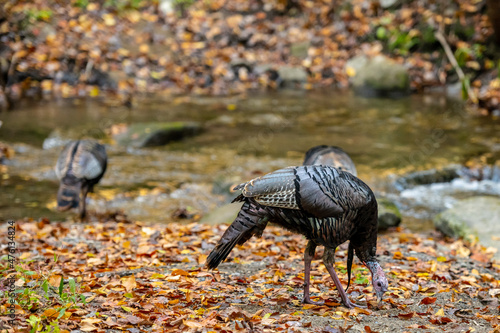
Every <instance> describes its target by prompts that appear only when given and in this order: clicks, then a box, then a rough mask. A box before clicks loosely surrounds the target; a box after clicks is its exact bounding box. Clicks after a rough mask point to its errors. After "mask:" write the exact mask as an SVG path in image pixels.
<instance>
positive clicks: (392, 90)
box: [346, 55, 410, 98]
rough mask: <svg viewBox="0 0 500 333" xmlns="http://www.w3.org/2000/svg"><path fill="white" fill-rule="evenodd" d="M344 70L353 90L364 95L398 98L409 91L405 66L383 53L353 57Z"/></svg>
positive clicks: (408, 79) (408, 80)
mask: <svg viewBox="0 0 500 333" xmlns="http://www.w3.org/2000/svg"><path fill="white" fill-rule="evenodd" d="M346 71H347V74H348V75H349V76H350V77H351V84H352V86H353V87H354V90H355V92H356V93H357V94H359V95H361V96H364V97H390V98H398V97H403V96H406V95H408V94H409V92H410V77H409V75H408V71H407V70H406V68H405V67H404V66H403V65H401V64H398V63H397V62H395V61H394V60H391V59H389V58H388V57H386V56H383V55H378V56H375V57H373V58H369V57H367V56H365V55H361V56H357V57H354V58H352V59H350V60H349V61H348V62H347V64H346Z"/></svg>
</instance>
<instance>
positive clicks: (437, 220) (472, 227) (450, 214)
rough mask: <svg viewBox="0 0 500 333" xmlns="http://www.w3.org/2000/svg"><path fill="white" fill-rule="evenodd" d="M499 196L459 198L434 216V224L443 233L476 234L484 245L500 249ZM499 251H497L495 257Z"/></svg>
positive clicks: (465, 236) (455, 236) (459, 235)
mask: <svg viewBox="0 0 500 333" xmlns="http://www.w3.org/2000/svg"><path fill="white" fill-rule="evenodd" d="M499 221H500V198H498V197H488V196H478V197H472V198H469V199H465V200H460V201H459V202H457V204H456V205H455V206H454V207H452V208H450V209H448V210H446V211H444V212H442V213H440V214H438V215H437V216H435V217H434V220H433V222H434V226H435V227H436V229H437V230H439V231H441V232H442V233H443V234H445V235H447V236H450V237H454V238H458V237H462V238H467V237H469V236H477V237H478V238H479V241H480V243H481V244H482V245H484V246H492V247H495V248H497V249H500V240H499V239H498V237H495V238H494V237H493V236H498V235H500V223H499ZM499 255H500V253H498V252H497V254H496V256H497V258H498V257H500V256H499Z"/></svg>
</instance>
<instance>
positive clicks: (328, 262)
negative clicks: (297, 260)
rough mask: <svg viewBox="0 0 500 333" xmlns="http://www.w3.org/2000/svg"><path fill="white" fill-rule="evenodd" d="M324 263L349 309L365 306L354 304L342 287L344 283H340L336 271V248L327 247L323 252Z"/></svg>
mask: <svg viewBox="0 0 500 333" xmlns="http://www.w3.org/2000/svg"><path fill="white" fill-rule="evenodd" d="M323 263H324V264H325V267H326V269H327V270H328V273H330V276H331V277H332V280H333V282H334V283H335V286H336V287H337V290H338V292H339V294H340V298H342V303H344V305H345V306H346V307H348V308H349V309H352V308H354V307H359V308H363V307H364V306H360V305H357V304H354V303H353V302H351V300H350V299H349V297H347V294H346V292H345V291H344V288H343V287H342V284H341V283H340V280H339V278H338V276H337V273H335V268H334V267H335V266H334V265H335V249H331V248H327V247H325V253H324V254H323Z"/></svg>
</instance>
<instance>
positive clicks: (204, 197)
mask: <svg viewBox="0 0 500 333" xmlns="http://www.w3.org/2000/svg"><path fill="white" fill-rule="evenodd" d="M0 120H1V121H2V126H1V127H0V141H4V142H7V143H8V144H10V145H11V146H12V147H13V148H14V149H15V155H14V156H13V157H12V158H11V159H10V160H9V161H8V162H7V166H6V167H5V168H4V171H5V172H4V173H3V174H2V177H1V180H0V186H1V191H0V192H1V193H0V217H1V218H3V219H7V218H26V217H31V218H34V219H39V218H41V217H48V218H50V219H56V220H64V219H67V218H68V216H71V215H72V214H71V213H59V212H56V211H55V210H54V203H55V197H56V192H57V186H58V183H57V180H56V177H55V174H54V171H53V166H54V164H55V161H56V159H57V156H58V154H59V152H60V150H61V147H53V148H50V149H43V148H42V146H43V142H44V140H45V139H46V138H47V137H48V136H49V135H50V133H52V132H53V131H54V130H60V131H61V132H62V133H69V135H70V136H71V137H86V136H92V137H97V138H98V139H102V140H103V141H104V142H106V143H107V144H108V145H107V150H108V154H109V168H108V171H107V172H106V175H105V176H104V178H103V179H102V182H101V183H100V184H99V185H98V186H96V193H95V194H92V195H91V196H90V198H89V204H88V209H89V210H90V211H92V210H96V211H98V212H105V211H108V212H109V211H122V212H124V213H125V214H126V215H128V216H129V217H131V218H134V219H139V220H141V221H145V222H153V221H164V222H169V221H171V220H172V214H173V215H182V214H184V215H189V216H191V217H192V216H197V215H203V214H205V213H207V212H209V211H210V210H212V209H214V208H215V207H217V206H219V205H222V204H223V203H225V202H227V201H228V200H229V198H230V197H231V195H230V194H229V193H228V190H227V189H228V188H229V186H230V185H231V184H236V183H238V182H240V181H244V180H248V179H250V178H253V177H255V176H258V175H260V174H262V173H266V172H270V171H272V170H275V169H278V168H282V167H286V166H289V165H298V164H301V163H302V159H303V154H304V152H305V151H307V149H309V148H310V147H312V146H315V145H318V144H329V145H337V146H340V147H342V148H343V149H344V150H346V151H347V152H348V153H349V154H350V155H351V157H352V159H353V160H354V162H355V163H356V166H357V168H358V174H359V177H360V178H361V179H363V180H364V181H365V182H367V183H368V184H369V185H370V186H371V187H372V188H373V189H374V191H375V192H376V193H377V194H378V195H381V196H387V195H389V196H391V198H392V199H395V201H398V200H397V199H398V195H397V193H398V192H397V191H396V190H395V189H394V186H393V181H394V179H395V177H397V176H398V175H401V174H403V173H405V172H409V171H414V170H423V169H429V168H435V167H441V166H445V165H448V164H450V163H463V162H464V161H465V160H467V159H468V158H471V157H474V156H478V155H481V154H485V153H489V152H496V151H499V150H500V138H499V136H498V133H499V130H500V124H499V123H498V122H497V121H492V119H488V118H479V117H475V116H473V115H471V114H470V113H469V112H468V110H467V109H466V107H465V106H464V105H463V104H462V103H461V102H460V101H456V100H449V99H447V98H445V97H443V96H441V95H423V96H422V95H412V96H410V97H408V98H404V99H399V100H389V99H364V98H360V97H357V96H355V95H353V94H351V93H346V92H335V91H332V92H300V91H282V92H279V93H266V94H254V95H246V96H234V97H186V96H181V97H164V96H148V97H140V98H137V99H136V100H135V101H134V107H133V108H131V109H127V108H124V107H113V106H110V105H109V103H106V102H104V101H100V100H79V99H62V100H56V101H39V102H31V103H30V102H24V103H23V104H22V105H20V106H19V107H18V108H17V109H16V110H15V111H11V112H4V113H1V114H0ZM146 121H147V122H151V121H153V122H154V121H197V122H200V123H201V124H202V126H203V131H202V132H201V133H200V134H199V135H196V136H193V137H190V138H186V139H184V140H182V141H178V142H173V143H170V144H168V145H166V146H162V147H154V148H141V149H137V148H130V147H121V146H118V145H116V144H113V142H112V141H110V140H109V136H108V134H109V131H110V128H111V127H112V125H115V124H120V123H128V124H130V123H135V122H146ZM406 199H407V198H406ZM401 208H402V213H403V216H404V219H403V223H404V224H407V225H408V226H410V227H411V228H412V229H422V228H427V227H429V218H428V215H426V214H423V215H422V214H420V215H419V214H416V213H415V210H414V209H413V207H408V205H407V204H405V205H402V206H401ZM433 209H434V210H435V209H436V208H433ZM438 209H439V208H438ZM176 212H177V213H176ZM179 212H180V213H179ZM73 215H74V214H73Z"/></svg>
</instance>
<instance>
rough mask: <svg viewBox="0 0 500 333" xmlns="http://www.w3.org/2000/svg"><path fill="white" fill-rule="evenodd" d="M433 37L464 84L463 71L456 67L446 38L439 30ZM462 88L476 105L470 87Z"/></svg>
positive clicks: (455, 61) (455, 60)
mask: <svg viewBox="0 0 500 333" xmlns="http://www.w3.org/2000/svg"><path fill="white" fill-rule="evenodd" d="M434 36H435V37H436V39H437V40H438V41H439V43H441V46H442V47H443V49H444V52H445V53H446V56H447V57H448V60H449V61H450V63H451V65H452V66H453V69H455V72H456V73H457V75H458V78H459V79H460V81H461V82H462V83H463V84H464V80H465V74H464V71H463V70H462V68H460V66H459V65H458V62H457V59H455V56H454V55H453V52H452V51H451V48H450V45H449V44H448V42H447V41H446V38H445V37H444V35H443V33H442V32H441V31H440V30H436V31H435V32H434ZM464 87H465V89H466V90H467V95H468V96H469V99H470V100H471V101H472V102H473V103H475V104H477V102H478V101H477V97H476V95H475V94H474V92H473V91H472V89H471V88H470V85H468V84H464Z"/></svg>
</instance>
